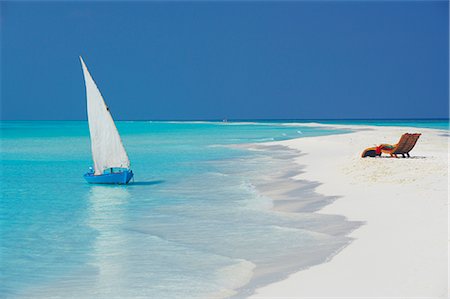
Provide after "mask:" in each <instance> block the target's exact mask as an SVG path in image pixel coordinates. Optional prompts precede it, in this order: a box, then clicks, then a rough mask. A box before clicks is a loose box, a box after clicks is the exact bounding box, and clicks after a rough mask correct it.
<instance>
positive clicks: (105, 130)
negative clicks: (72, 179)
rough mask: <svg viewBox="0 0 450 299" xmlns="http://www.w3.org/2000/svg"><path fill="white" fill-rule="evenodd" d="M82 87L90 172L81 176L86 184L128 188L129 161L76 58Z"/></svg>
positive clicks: (87, 71)
mask: <svg viewBox="0 0 450 299" xmlns="http://www.w3.org/2000/svg"><path fill="white" fill-rule="evenodd" d="M80 61H81V66H82V68H83V74H84V81H85V84H86V98H87V113H88V123H89V132H90V135H91V150H92V159H93V161H94V168H92V167H90V170H89V172H87V173H86V174H85V175H84V178H85V179H86V181H87V182H88V183H90V184H128V182H129V181H130V180H131V178H132V177H133V171H132V170H131V169H130V160H129V159H128V155H127V152H126V151H125V147H124V146H123V143H122V139H120V135H119V132H118V131H117V128H116V125H115V124H114V120H113V118H112V116H111V113H110V111H109V108H108V106H106V103H105V100H104V99H103V97H102V95H101V93H100V91H99V90H98V88H97V85H96V84H95V82H94V79H92V76H91V74H90V73H89V70H88V69H87V67H86V64H85V63H84V61H83V58H82V57H81V56H80Z"/></svg>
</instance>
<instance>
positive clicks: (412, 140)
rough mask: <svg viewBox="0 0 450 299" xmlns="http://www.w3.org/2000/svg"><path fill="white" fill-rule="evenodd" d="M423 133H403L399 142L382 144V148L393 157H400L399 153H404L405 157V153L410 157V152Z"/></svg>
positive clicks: (382, 150)
mask: <svg viewBox="0 0 450 299" xmlns="http://www.w3.org/2000/svg"><path fill="white" fill-rule="evenodd" d="M420 135H421V134H419V133H416V134H409V133H406V134H403V135H402V137H401V138H400V141H399V142H398V143H397V144H394V145H391V144H381V145H380V149H381V152H382V153H385V154H389V155H391V157H396V158H398V156H397V155H402V157H403V158H405V155H406V156H407V157H408V158H409V157H410V155H409V152H410V151H411V150H412V149H413V148H414V146H415V145H416V142H417V140H418V139H419V137H420Z"/></svg>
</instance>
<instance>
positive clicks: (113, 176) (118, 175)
mask: <svg viewBox="0 0 450 299" xmlns="http://www.w3.org/2000/svg"><path fill="white" fill-rule="evenodd" d="M83 177H84V179H85V180H86V181H87V182H88V183H89V184H121V185H125V184H128V182H129V181H130V180H131V178H132V177H133V171H131V170H124V171H120V172H113V173H104V174H101V175H94V174H93V173H89V172H88V173H86V174H85V175H84V176H83Z"/></svg>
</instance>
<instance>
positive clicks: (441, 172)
mask: <svg viewBox="0 0 450 299" xmlns="http://www.w3.org/2000/svg"><path fill="white" fill-rule="evenodd" d="M302 125H304V124H302ZM311 125H312V126H324V127H330V128H336V129H343V128H345V129H351V130H354V131H353V132H351V133H347V134H337V135H327V136H319V137H304V138H297V139H291V140H286V141H278V142H270V143H265V145H268V146H273V145H278V146H280V145H281V146H287V147H288V148H290V149H294V150H297V151H300V152H301V154H299V155H298V156H297V157H296V158H295V159H294V160H295V162H296V163H297V164H298V165H299V167H304V169H305V171H304V172H301V173H300V174H297V175H295V176H293V177H292V178H293V179H296V180H306V181H310V182H311V181H312V182H319V183H320V184H319V185H317V186H316V188H314V190H315V192H317V193H318V194H320V195H322V196H327V197H337V198H336V199H335V200H333V201H332V202H331V203H329V204H326V205H325V206H323V207H321V208H320V209H319V210H318V211H316V212H315V213H319V214H323V215H341V216H344V217H345V218H346V219H347V220H349V221H356V222H362V223H363V224H362V225H361V226H359V227H357V228H356V229H355V230H353V231H352V232H351V233H350V234H348V237H350V238H351V239H353V241H352V242H350V243H349V244H348V245H347V246H345V247H344V248H343V249H342V250H340V251H338V253H337V254H336V255H334V256H332V257H330V259H328V260H327V261H325V262H323V263H320V264H318V265H315V266H312V267H309V268H307V269H304V270H299V271H298V272H296V273H294V274H291V275H289V276H288V278H286V279H284V280H281V281H278V282H275V283H272V284H269V285H266V286H263V287H260V288H257V289H256V291H255V292H254V294H252V295H251V296H250V297H249V298H318V297H328V298H337V297H345V298H347V297H355V298H356V297H359V298H364V297H426V298H447V294H448V285H447V264H448V263H447V253H448V251H447V247H448V232H447V218H448V215H447V212H448V200H447V196H448V187H447V184H448V164H449V163H448V140H449V139H448V136H449V135H448V131H445V130H439V129H427V128H417V127H383V126H365V125H362V126H359V125H328V124H311ZM406 132H409V133H414V132H420V133H422V136H421V138H420V139H419V141H418V143H417V145H416V146H415V148H414V149H413V150H412V151H411V154H412V155H411V156H412V158H411V159H402V158H399V159H390V158H381V159H380V158H366V159H362V158H360V154H361V152H362V151H363V149H364V148H367V147H371V146H373V145H374V144H380V143H396V142H397V141H398V140H399V138H400V136H401V135H402V134H403V133H406ZM275 201H276V200H275Z"/></svg>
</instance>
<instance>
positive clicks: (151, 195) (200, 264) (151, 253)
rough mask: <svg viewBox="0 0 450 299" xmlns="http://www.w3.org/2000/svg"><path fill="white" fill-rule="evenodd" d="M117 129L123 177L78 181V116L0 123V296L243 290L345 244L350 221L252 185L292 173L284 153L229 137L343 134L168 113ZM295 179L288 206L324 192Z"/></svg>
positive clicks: (83, 129)
mask: <svg viewBox="0 0 450 299" xmlns="http://www.w3.org/2000/svg"><path fill="white" fill-rule="evenodd" d="M118 129H119V131H120V133H121V135H122V138H123V141H124V144H125V147H126V148H127V151H128V154H129V157H130V160H131V163H132V169H133V171H134V173H135V183H134V184H132V185H128V186H95V185H88V184H87V183H85V182H84V180H83V178H82V175H83V173H84V172H85V171H86V170H87V168H88V167H89V166H90V165H91V156H90V150H89V136H88V127H87V123H86V122H81V121H79V122H77V121H74V122H69V121H66V122H57V121H50V122H44V121H34V122H33V121H29V122H21V121H3V122H1V161H2V165H1V195H2V197H1V198H2V199H1V200H2V203H1V207H0V228H1V244H0V246H1V251H0V261H1V262H0V275H1V279H0V280H1V284H0V297H2V298H5V297H6V298H49V297H54V298H93V297H95V298H127V297H128V298H129V297H133V298H139V297H141V298H221V297H226V296H231V295H234V294H237V296H244V295H245V294H248V293H250V292H251V290H252V289H253V288H254V287H256V286H258V285H262V284H265V283H268V282H271V281H275V280H277V279H280V278H282V277H283V276H284V275H287V274H288V273H290V272H293V271H296V270H298V269H299V268H301V267H306V266H309V265H313V264H317V263H320V262H323V261H324V260H326V259H327V258H328V257H330V256H331V255H332V254H333V253H335V252H336V251H337V250H339V249H340V248H342V246H345V244H347V243H348V242H349V239H348V238H347V237H346V234H347V233H348V231H349V230H351V228H353V227H354V224H352V223H350V222H348V221H346V220H345V219H343V218H342V217H334V216H326V215H318V214H315V213H313V211H312V210H311V209H309V210H308V211H307V210H304V211H300V212H299V213H288V214H286V213H279V212H276V211H274V210H273V209H272V208H271V207H272V200H271V198H269V197H267V196H266V195H264V194H263V193H262V192H259V190H258V183H260V182H268V181H270V180H271V178H272V176H273V175H274V172H277V173H278V172H280V173H281V174H280V177H283V175H284V174H283V172H282V171H281V170H283V169H284V170H286V173H290V174H292V171H294V172H295V171H297V172H298V171H301V169H297V168H299V167H298V166H296V165H295V164H293V163H292V161H291V158H292V157H291V156H292V153H289V152H286V150H282V149H275V148H273V149H272V148H268V149H265V150H259V151H250V150H247V149H245V148H240V147H236V146H232V145H236V144H246V143H261V142H265V141H273V140H285V139H290V138H297V137H302V136H317V135H326V134H336V133H345V132H344V131H333V130H327V129H323V128H311V127H302V126H301V125H299V126H283V125H282V124H276V123H259V124H238V123H228V124H222V123H177V122H118ZM290 155H291V156H290ZM302 184H303V185H302V186H303V187H302V188H303V189H304V190H305V192H304V196H303V197H302V196H299V200H300V201H301V200H303V199H304V200H305V201H306V200H308V202H309V203H310V202H312V201H317V202H321V201H323V200H326V199H323V198H320V197H317V198H316V197H315V195H314V196H313V195H312V193H311V191H310V189H308V188H307V186H309V185H308V182H303V183H302ZM300 189H301V188H300ZM300 194H303V193H300ZM331 227H332V228H333V229H332V230H330V229H329V228H331Z"/></svg>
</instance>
